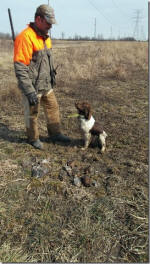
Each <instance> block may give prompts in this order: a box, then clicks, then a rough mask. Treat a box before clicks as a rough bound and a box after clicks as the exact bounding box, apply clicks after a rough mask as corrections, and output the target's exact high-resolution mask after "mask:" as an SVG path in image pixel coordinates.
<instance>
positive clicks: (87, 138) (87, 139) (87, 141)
mask: <svg viewBox="0 0 150 264" xmlns="http://www.w3.org/2000/svg"><path fill="white" fill-rule="evenodd" d="M90 139H91V134H90V133H85V134H84V147H83V148H82V150H84V149H87V148H88V146H89V144H90Z"/></svg>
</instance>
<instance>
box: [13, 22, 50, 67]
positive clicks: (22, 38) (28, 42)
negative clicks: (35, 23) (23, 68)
mask: <svg viewBox="0 0 150 264" xmlns="http://www.w3.org/2000/svg"><path fill="white" fill-rule="evenodd" d="M45 44H46V46H47V48H48V49H50V48H52V42H51V39H50V38H49V37H48V38H47V39H46V40H45ZM43 49H44V40H43V38H42V37H41V36H38V35H37V34H36V32H35V31H34V30H33V29H32V28H31V27H30V26H28V27H27V28H26V29H24V30H23V31H22V32H21V33H20V34H19V35H18V36H17V37H16V39H15V43H14V62H21V63H23V64H25V65H29V64H30V61H31V60H32V55H33V52H35V51H39V50H43Z"/></svg>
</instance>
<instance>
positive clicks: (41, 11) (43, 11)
mask: <svg viewBox="0 0 150 264" xmlns="http://www.w3.org/2000/svg"><path fill="white" fill-rule="evenodd" d="M35 14H36V15H39V16H40V15H42V16H44V18H45V19H46V21H47V23H49V24H57V21H56V19H55V14H54V9H53V8H52V7H51V6H49V5H40V6H39V7H38V8H37V9H36V13H35Z"/></svg>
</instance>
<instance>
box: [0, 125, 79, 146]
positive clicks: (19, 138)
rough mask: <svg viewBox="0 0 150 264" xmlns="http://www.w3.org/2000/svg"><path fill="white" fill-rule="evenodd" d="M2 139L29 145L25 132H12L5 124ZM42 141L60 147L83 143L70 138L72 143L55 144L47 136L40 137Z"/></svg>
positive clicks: (1, 130) (2, 128) (0, 126)
mask: <svg viewBox="0 0 150 264" xmlns="http://www.w3.org/2000/svg"><path fill="white" fill-rule="evenodd" d="M0 139H3V140H5V141H9V142H11V143H27V144H28V140H27V137H26V134H25V131H24V130H12V129H10V128H9V126H8V125H6V124H4V123H0ZM40 140H41V141H42V142H46V143H53V144H56V145H60V146H72V147H74V146H82V145H83V142H82V139H74V138H70V140H71V142H70V143H63V142H53V141H52V140H51V139H50V138H48V137H46V136H40Z"/></svg>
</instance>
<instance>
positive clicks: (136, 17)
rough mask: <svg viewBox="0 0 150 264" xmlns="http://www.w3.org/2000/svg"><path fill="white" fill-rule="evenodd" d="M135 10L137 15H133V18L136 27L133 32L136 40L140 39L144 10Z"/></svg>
mask: <svg viewBox="0 0 150 264" xmlns="http://www.w3.org/2000/svg"><path fill="white" fill-rule="evenodd" d="M135 12H136V16H135V17H133V19H134V20H135V28H134V32H133V38H135V39H136V40H140V37H139V30H140V20H141V19H142V16H141V13H142V10H140V9H137V10H135Z"/></svg>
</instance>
